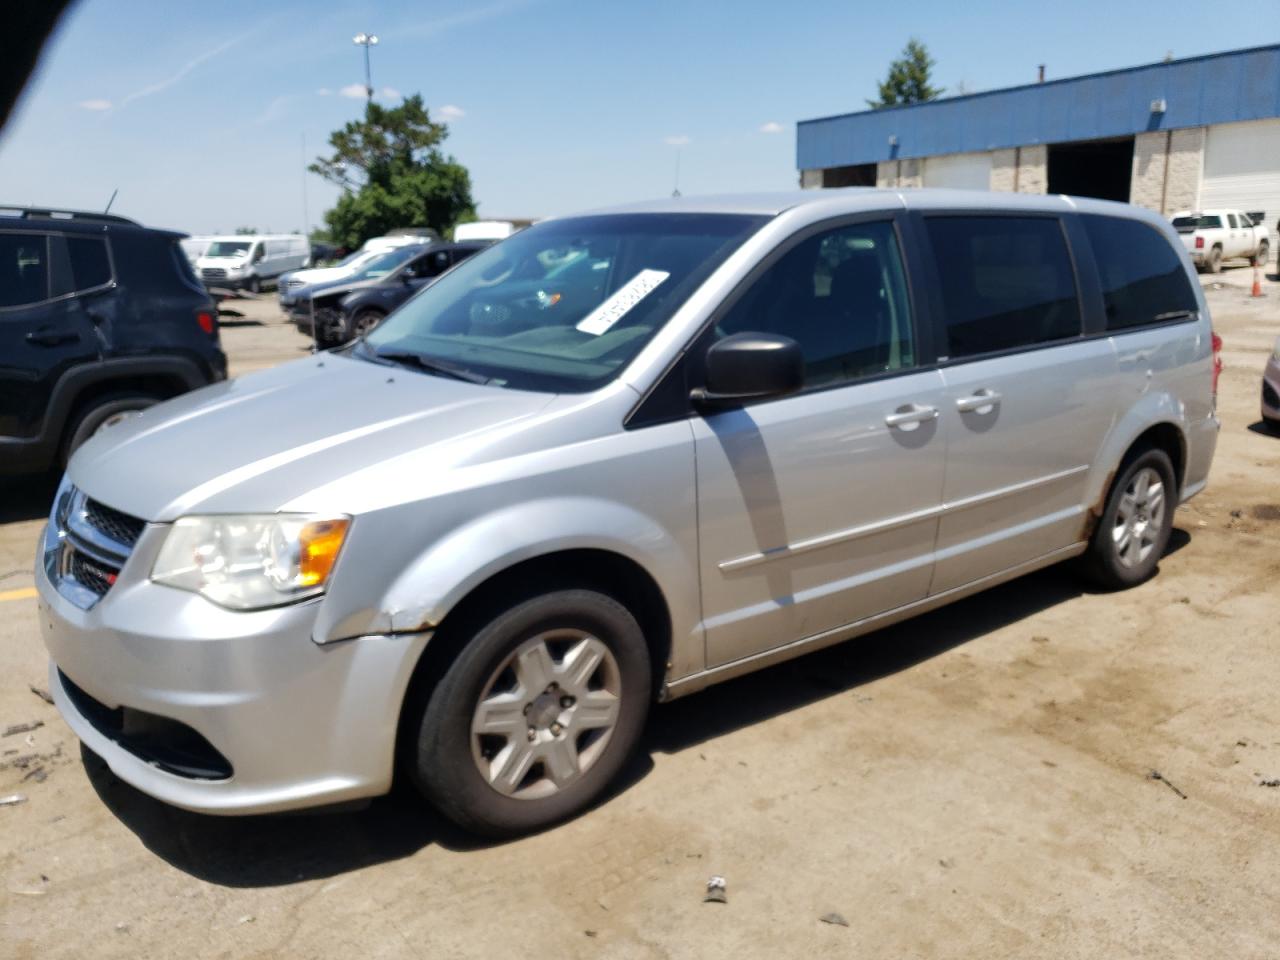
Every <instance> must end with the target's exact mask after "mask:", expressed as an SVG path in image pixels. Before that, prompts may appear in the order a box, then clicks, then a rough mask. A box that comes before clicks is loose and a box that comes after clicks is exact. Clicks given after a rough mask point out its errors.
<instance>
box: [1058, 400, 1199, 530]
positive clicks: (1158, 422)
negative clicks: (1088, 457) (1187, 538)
mask: <svg viewBox="0 0 1280 960" xmlns="http://www.w3.org/2000/svg"><path fill="white" fill-rule="evenodd" d="M1151 448H1154V449H1157V450H1162V451H1164V453H1165V454H1166V455H1167V456H1168V457H1169V460H1170V461H1171V462H1172V463H1173V472H1174V484H1175V486H1176V487H1177V490H1176V491H1175V496H1174V498H1173V503H1174V505H1175V507H1176V505H1177V503H1178V502H1179V501H1180V500H1181V495H1182V488H1183V485H1184V483H1185V480H1186V469H1187V433H1186V429H1185V427H1184V425H1183V421H1182V418H1181V417H1180V415H1179V406H1178V404H1177V401H1176V400H1174V399H1173V398H1172V397H1169V396H1168V395H1154V394H1153V395H1148V397H1146V398H1144V402H1143V403H1142V404H1139V406H1138V407H1137V408H1135V409H1134V410H1133V411H1131V412H1130V413H1129V415H1128V416H1127V417H1125V418H1124V419H1123V420H1122V421H1121V422H1120V423H1119V424H1117V426H1116V427H1115V429H1113V430H1112V432H1111V435H1110V437H1109V438H1108V439H1107V442H1106V444H1105V446H1104V448H1103V450H1102V452H1101V454H1100V456H1099V457H1098V459H1097V461H1096V462H1095V466H1094V478H1093V483H1092V485H1091V489H1090V494H1089V501H1088V503H1089V509H1088V510H1087V511H1086V514H1085V526H1084V529H1083V531H1082V535H1081V538H1080V539H1081V540H1088V539H1089V538H1090V537H1091V536H1092V535H1093V530H1094V528H1095V527H1096V526H1097V524H1098V521H1099V519H1101V517H1102V513H1103V511H1104V510H1105V509H1106V505H1107V497H1108V496H1109V495H1110V493H1111V487H1112V484H1113V483H1114V482H1115V479H1116V477H1118V476H1119V475H1120V473H1121V472H1122V471H1123V470H1124V467H1125V465H1126V464H1128V463H1129V462H1130V461H1131V460H1132V459H1133V458H1134V457H1135V456H1137V455H1138V454H1139V453H1140V452H1141V451H1143V450H1147V449H1151Z"/></svg>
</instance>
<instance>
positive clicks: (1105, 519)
mask: <svg viewBox="0 0 1280 960" xmlns="http://www.w3.org/2000/svg"><path fill="white" fill-rule="evenodd" d="M1176 503H1177V481H1176V480H1175V479H1174V474H1173V464H1172V463H1171V462H1170V460H1169V457H1168V455H1167V454H1166V453H1165V452H1164V451H1163V450H1156V449H1148V450H1145V451H1143V452H1142V453H1140V454H1138V455H1137V456H1136V457H1133V458H1131V459H1129V460H1128V461H1126V463H1125V464H1124V465H1123V466H1122V468H1121V470H1120V475H1119V476H1118V477H1117V479H1116V481H1115V483H1114V484H1112V487H1111V492H1110V494H1109V495H1108V496H1107V505H1106V507H1105V508H1104V509H1103V512H1102V517H1101V519H1100V520H1099V521H1098V526H1097V528H1096V529H1095V530H1094V531H1093V537H1092V539H1091V540H1090V542H1089V550H1088V552H1087V553H1086V554H1085V557H1084V565H1085V570H1086V572H1087V573H1088V575H1089V576H1090V578H1091V579H1092V580H1093V581H1094V582H1096V583H1097V584H1098V585H1099V586H1101V587H1104V588H1106V589H1108V590H1123V589H1125V588H1126V587H1133V586H1137V585H1138V584H1139V583H1142V582H1143V581H1144V580H1147V579H1149V578H1150V577H1151V576H1152V574H1154V573H1155V571H1156V565H1157V564H1158V563H1159V562H1160V557H1161V556H1162V555H1163V554H1164V550H1165V547H1166V546H1168V543H1169V534H1170V533H1171V532H1172V530H1173V510H1174V507H1175V506H1176Z"/></svg>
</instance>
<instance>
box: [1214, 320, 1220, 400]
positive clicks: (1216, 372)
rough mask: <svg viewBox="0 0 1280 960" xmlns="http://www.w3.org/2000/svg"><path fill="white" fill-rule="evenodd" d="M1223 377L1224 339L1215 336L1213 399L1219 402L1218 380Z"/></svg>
mask: <svg viewBox="0 0 1280 960" xmlns="http://www.w3.org/2000/svg"><path fill="white" fill-rule="evenodd" d="M1220 376H1222V338H1221V337H1220V336H1218V335H1217V334H1216V333H1215V334H1214V335H1213V399H1214V402H1215V403H1216V402H1217V400H1218V378H1219V377H1220Z"/></svg>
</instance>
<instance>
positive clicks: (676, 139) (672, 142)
mask: <svg viewBox="0 0 1280 960" xmlns="http://www.w3.org/2000/svg"><path fill="white" fill-rule="evenodd" d="M662 142H663V143H665V144H666V145H667V146H668V147H685V146H688V145H689V144H690V143H692V142H693V141H692V140H690V139H689V138H688V137H687V136H685V135H684V134H683V133H679V134H676V135H675V136H671V137H663V138H662Z"/></svg>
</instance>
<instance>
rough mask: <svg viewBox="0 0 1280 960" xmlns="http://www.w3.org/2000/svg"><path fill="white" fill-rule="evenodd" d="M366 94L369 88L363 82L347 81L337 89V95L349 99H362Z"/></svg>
mask: <svg viewBox="0 0 1280 960" xmlns="http://www.w3.org/2000/svg"><path fill="white" fill-rule="evenodd" d="M368 95H369V89H368V87H366V86H365V85H364V84H363V83H348V84H347V85H346V86H345V87H343V88H342V89H341V90H339V91H338V96H340V97H347V98H348V99H350V100H363V99H364V98H365V97H367V96H368Z"/></svg>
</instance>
